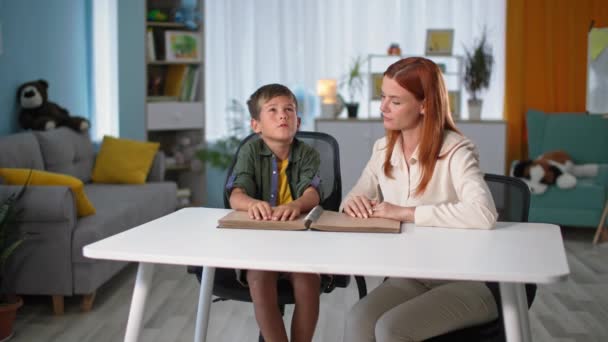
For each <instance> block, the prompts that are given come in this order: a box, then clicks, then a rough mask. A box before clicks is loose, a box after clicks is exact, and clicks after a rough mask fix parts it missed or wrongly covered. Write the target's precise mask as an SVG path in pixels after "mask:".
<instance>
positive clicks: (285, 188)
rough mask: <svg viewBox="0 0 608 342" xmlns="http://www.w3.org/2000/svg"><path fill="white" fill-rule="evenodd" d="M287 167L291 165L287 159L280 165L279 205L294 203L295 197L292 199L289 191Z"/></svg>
mask: <svg viewBox="0 0 608 342" xmlns="http://www.w3.org/2000/svg"><path fill="white" fill-rule="evenodd" d="M287 165H289V160H287V159H285V160H283V161H281V162H280V163H279V201H278V205H281V204H287V203H289V202H291V201H293V197H291V190H290V189H289V182H288V181H287V174H286V173H285V170H287Z"/></svg>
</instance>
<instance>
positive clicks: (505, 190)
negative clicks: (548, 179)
mask: <svg viewBox="0 0 608 342" xmlns="http://www.w3.org/2000/svg"><path fill="white" fill-rule="evenodd" d="M484 179H485V181H486V184H488V187H489V188H490V192H491V193H492V198H494V204H495V205H496V210H497V211H498V221H508V222H528V212H529V210H530V189H529V188H528V186H527V185H526V183H524V182H523V181H521V180H520V179H518V178H514V177H507V176H499V175H493V174H489V173H488V174H486V175H485V176H484Z"/></svg>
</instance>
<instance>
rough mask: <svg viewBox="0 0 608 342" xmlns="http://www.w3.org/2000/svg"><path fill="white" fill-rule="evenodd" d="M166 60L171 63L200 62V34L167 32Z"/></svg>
mask: <svg viewBox="0 0 608 342" xmlns="http://www.w3.org/2000/svg"><path fill="white" fill-rule="evenodd" d="M165 49H166V58H165V59H166V60H167V61H170V62H199V61H200V60H201V57H202V51H201V39H200V33H198V32H187V31H165Z"/></svg>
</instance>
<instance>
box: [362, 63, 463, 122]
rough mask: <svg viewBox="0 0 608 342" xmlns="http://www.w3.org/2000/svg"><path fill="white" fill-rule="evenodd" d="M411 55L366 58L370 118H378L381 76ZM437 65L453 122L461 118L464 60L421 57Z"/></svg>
mask: <svg viewBox="0 0 608 342" xmlns="http://www.w3.org/2000/svg"><path fill="white" fill-rule="evenodd" d="M406 57H413V55H376V54H370V55H368V56H367V73H368V75H369V82H368V84H369V87H368V91H369V93H368V102H367V106H368V107H367V110H368V113H369V116H370V117H380V112H379V109H378V108H379V107H380V98H379V94H380V86H381V82H382V74H383V73H384V71H386V69H387V68H388V67H389V66H390V65H391V64H393V63H394V62H396V61H398V60H400V59H402V58H406ZM421 57H425V58H428V59H430V60H432V61H433V62H435V63H437V65H438V66H439V68H440V69H441V70H442V74H443V77H444V80H445V82H446V86H447V88H448V96H449V97H450V99H449V100H450V108H451V110H452V116H453V117H454V119H455V120H458V119H461V118H462V109H463V103H462V100H461V99H462V96H463V88H464V84H463V82H464V58H463V57H462V56H452V55H450V56H421Z"/></svg>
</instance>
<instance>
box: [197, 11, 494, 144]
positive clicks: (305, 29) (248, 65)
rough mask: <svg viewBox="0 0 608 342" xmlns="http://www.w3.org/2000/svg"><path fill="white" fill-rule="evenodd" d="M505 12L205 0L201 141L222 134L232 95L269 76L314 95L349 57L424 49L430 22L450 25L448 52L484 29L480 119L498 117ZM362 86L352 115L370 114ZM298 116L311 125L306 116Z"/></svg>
mask: <svg viewBox="0 0 608 342" xmlns="http://www.w3.org/2000/svg"><path fill="white" fill-rule="evenodd" d="M505 16H506V4H505V0H427V1H420V0H401V1H399V0H374V1H369V0H306V1H304V0H255V1H250V0H207V1H206V3H205V16H204V20H203V22H204V25H205V42H206V44H205V45H206V52H205V64H206V65H205V71H206V72H205V86H206V89H205V102H206V103H205V110H206V123H207V124H206V137H207V140H214V139H217V138H221V137H223V136H224V135H225V134H226V120H225V117H226V107H227V105H228V103H229V101H230V100H231V99H237V100H238V101H240V102H241V103H245V101H246V100H247V98H248V96H249V95H250V94H251V93H252V92H253V91H255V90H256V89H257V88H258V87H260V86H261V85H264V84H267V83H275V82H276V83H282V84H285V85H287V86H289V87H290V88H292V90H293V89H294V88H297V89H304V90H305V91H307V92H308V93H310V94H314V92H315V87H316V82H317V80H318V79H321V78H335V79H340V78H341V77H342V76H343V75H344V74H345V73H346V72H347V70H348V67H349V65H350V63H351V61H352V59H353V58H354V57H355V56H367V55H369V54H386V51H387V48H388V46H389V45H390V44H391V43H393V42H394V43H398V44H399V46H400V47H401V50H402V54H404V55H423V54H424V45H425V40H426V30H427V29H431V28H437V29H445V28H449V29H454V47H453V55H464V48H463V46H465V45H466V46H467V47H468V46H471V45H472V44H473V43H474V42H475V40H476V39H477V38H479V37H480V36H481V34H482V31H483V30H484V27H485V28H486V29H487V33H488V41H489V42H490V44H491V46H492V51H493V54H494V58H495V67H494V71H493V75H492V79H491V84H490V87H489V89H488V90H487V91H485V92H483V93H482V96H483V100H484V104H483V112H482V118H484V119H502V110H503V98H504V91H503V89H504V65H505V48H504V41H505ZM364 70H367V69H366V68H365V69H364ZM462 92H463V93H462V97H461V98H462V102H466V99H467V98H468V94H466V91H465V90H464V89H462ZM363 93H364V94H362V95H361V96H360V98H359V100H360V102H361V105H360V108H359V117H363V118H365V117H370V116H375V115H377V114H375V113H378V112H379V111H378V109H377V108H372V111H371V114H370V113H368V110H367V92H365V91H364V92H363ZM317 105H318V104H317ZM466 107H467V106H466V105H464V104H463V105H462V106H461V113H463V114H462V115H461V116H463V117H465V118H466V117H467V108H466ZM317 112H318V110H317ZM247 117H248V116H247ZM303 121H304V125H305V128H307V129H313V127H314V126H313V124H312V121H313V118H304V120H303Z"/></svg>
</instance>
